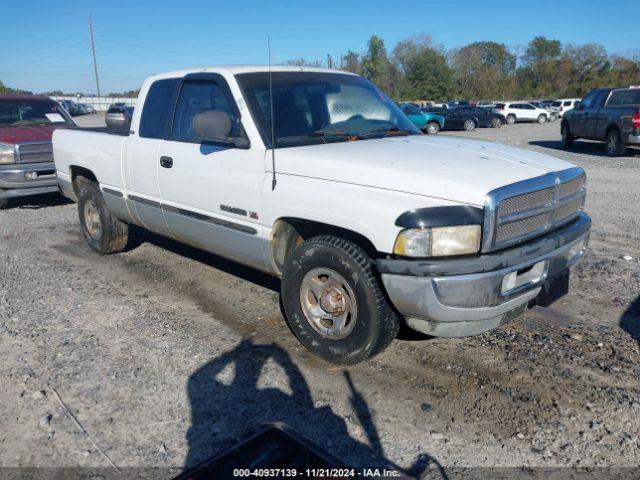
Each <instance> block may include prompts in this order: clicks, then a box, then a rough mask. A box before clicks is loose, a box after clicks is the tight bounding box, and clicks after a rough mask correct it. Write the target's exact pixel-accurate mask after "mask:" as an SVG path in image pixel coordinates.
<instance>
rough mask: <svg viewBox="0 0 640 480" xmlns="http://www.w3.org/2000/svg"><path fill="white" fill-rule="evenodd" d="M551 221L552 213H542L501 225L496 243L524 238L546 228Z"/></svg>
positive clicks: (497, 231)
mask: <svg viewBox="0 0 640 480" xmlns="http://www.w3.org/2000/svg"><path fill="white" fill-rule="evenodd" d="M550 221H551V212H546V213H541V214H540V215H534V216H533V217H525V218H523V219H522V220H515V221H513V222H508V223H501V224H500V225H498V228H497V230H496V243H498V244H499V243H502V242H505V241H508V240H509V239H511V238H517V237H522V236H523V235H527V234H528V233H530V232H536V231H538V230H540V229H543V228H545V225H547V224H548V223H549V222H550Z"/></svg>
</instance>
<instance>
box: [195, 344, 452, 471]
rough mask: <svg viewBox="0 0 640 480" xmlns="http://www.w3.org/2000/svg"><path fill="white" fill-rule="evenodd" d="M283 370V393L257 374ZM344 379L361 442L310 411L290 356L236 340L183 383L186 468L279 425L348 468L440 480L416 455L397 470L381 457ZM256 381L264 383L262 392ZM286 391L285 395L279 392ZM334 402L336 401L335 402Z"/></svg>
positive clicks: (326, 411) (331, 417)
mask: <svg viewBox="0 0 640 480" xmlns="http://www.w3.org/2000/svg"><path fill="white" fill-rule="evenodd" d="M274 367H279V368H280V369H282V371H283V372H284V375H285V376H286V380H287V382H288V387H289V388H288V390H290V393H287V392H285V391H284V390H281V389H280V388H278V387H277V386H274V385H273V384H271V385H269V383H272V382H269V381H268V380H262V379H261V374H262V373H263V369H267V370H269V371H270V372H271V373H273V369H274ZM343 376H344V381H346V383H347V386H348V388H349V390H350V392H351V396H350V398H349V402H350V405H351V408H352V410H353V416H354V418H351V416H347V417H346V418H348V419H350V421H351V422H352V423H357V424H359V426H360V428H361V429H362V432H363V433H364V436H365V437H366V442H361V441H359V440H355V439H354V438H352V437H351V436H350V435H349V432H348V430H347V420H346V418H342V417H340V416H338V415H336V414H335V413H334V412H333V410H332V409H331V408H330V407H329V406H318V407H317V406H315V405H314V402H313V398H312V396H311V392H310V390H309V386H308V384H307V382H306V380H305V378H304V376H303V375H302V372H300V370H299V369H298V367H297V366H296V365H295V364H294V363H293V362H292V360H291V358H290V356H289V354H288V353H287V352H286V351H285V350H283V349H282V348H280V347H279V346H277V345H275V344H269V345H257V344H255V343H253V341H252V340H249V339H245V340H242V341H241V342H240V343H239V344H238V346H237V347H236V348H234V349H233V350H231V351H229V352H226V353H224V354H222V355H220V356H219V357H217V358H214V359H213V360H211V361H209V362H208V363H207V364H205V365H204V366H203V367H201V368H200V369H198V370H197V371H196V372H195V373H194V374H193V375H192V376H191V377H190V378H189V382H188V384H187V394H188V398H189V402H190V406H191V426H190V428H189V430H188V432H187V441H188V447H189V451H188V453H187V458H186V461H185V468H190V467H192V466H194V465H195V464H197V463H199V462H201V461H203V460H205V459H207V458H209V457H211V456H213V455H215V454H218V453H220V452H221V451H222V450H224V449H225V448H229V447H230V446H232V445H234V444H236V443H237V442H238V441H239V440H240V439H241V438H243V437H246V435H248V434H250V433H251V432H252V431H255V430H256V429H257V428H258V427H259V426H260V425H261V424H264V423H268V422H281V423H284V424H285V425H287V426H289V427H290V428H292V429H293V430H295V431H297V432H298V433H300V434H302V435H303V436H305V437H306V438H308V439H310V440H311V441H313V442H315V443H316V444H318V445H319V446H320V447H321V448H324V449H325V450H327V451H329V452H330V453H331V454H333V455H334V456H335V457H337V458H339V459H340V460H342V461H344V462H345V463H347V464H349V465H351V466H352V467H354V468H385V467H386V468H395V469H397V470H401V471H403V472H404V473H405V474H407V475H410V476H412V477H417V478H419V477H420V476H421V475H422V474H424V473H425V472H428V473H429V475H430V478H433V475H434V474H435V475H436V478H446V474H445V472H444V470H443V468H442V467H441V465H440V463H438V461H437V460H435V459H434V458H433V457H431V456H429V455H427V454H425V453H422V454H420V455H419V456H418V457H417V458H416V459H415V461H414V463H413V465H412V466H411V467H409V468H406V469H400V468H399V467H398V466H397V465H394V464H393V463H392V462H390V461H389V460H387V459H386V458H385V454H384V448H383V446H382V442H381V440H380V436H379V434H378V429H377V427H376V424H375V421H374V418H373V416H372V413H371V411H370V409H369V406H368V404H367V402H366V400H365V399H364V398H363V397H362V395H361V394H360V393H359V392H358V390H357V388H356V386H355V385H354V383H353V380H352V379H351V377H350V375H349V372H348V371H346V370H345V371H343ZM259 382H260V383H267V384H266V385H264V386H262V385H259ZM285 390H287V389H286V388H285ZM339 403H341V402H340V399H336V404H339Z"/></svg>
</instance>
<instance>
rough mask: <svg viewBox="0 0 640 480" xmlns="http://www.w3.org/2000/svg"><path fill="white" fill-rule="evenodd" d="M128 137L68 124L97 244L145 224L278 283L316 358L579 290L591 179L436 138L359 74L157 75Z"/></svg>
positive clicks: (65, 150) (497, 316)
mask: <svg viewBox="0 0 640 480" xmlns="http://www.w3.org/2000/svg"><path fill="white" fill-rule="evenodd" d="M137 105H138V108H136V110H135V112H134V115H133V119H132V121H131V126H130V130H127V131H121V132H115V133H114V132H108V131H82V130H58V131H56V132H55V134H54V137H53V152H54V159H55V165H56V171H57V176H58V179H59V180H58V181H59V185H60V188H61V190H62V191H63V192H64V194H65V195H66V196H67V197H69V198H71V199H73V200H75V201H77V203H78V212H79V217H80V225H81V228H82V232H83V234H84V237H85V238H86V240H87V242H88V244H89V246H90V247H91V248H92V249H93V250H95V251H97V252H99V253H102V254H107V253H115V252H119V251H122V250H123V249H124V248H125V246H126V245H127V237H128V227H129V225H138V226H141V227H144V228H146V229H149V230H151V231H153V232H156V233H158V234H160V235H164V236H167V237H170V238H173V239H175V240H177V241H179V242H184V243H187V244H190V245H193V246H196V247H198V248H201V249H204V250H207V251H210V252H213V253H215V254H218V255H221V256H223V257H227V258H230V259H233V260H235V261H237V262H239V263H242V264H245V265H249V266H251V267H254V268H256V269H259V270H262V271H264V272H268V273H270V274H273V275H275V276H278V277H281V279H282V284H281V285H282V287H281V296H282V303H283V306H284V310H285V313H286V317H287V321H288V322H289V324H290V326H291V328H292V330H293V332H294V333H295V335H296V336H297V337H298V339H299V340H300V341H301V342H302V343H303V344H304V345H305V346H306V347H307V348H308V349H309V350H311V351H312V352H314V353H315V354H316V355H319V356H320V357H322V358H324V359H326V360H328V361H331V362H334V363H337V364H354V363H357V362H360V361H363V360H365V359H367V358H370V357H371V356H373V355H375V354H377V353H379V352H381V351H382V350H383V349H384V348H385V347H387V346H388V345H389V344H390V343H391V341H392V340H393V339H394V337H395V336H396V333H397V331H398V328H399V326H400V322H402V321H406V323H407V324H408V325H409V326H410V327H411V328H414V329H416V330H419V331H421V332H424V333H427V334H429V335H434V336H444V337H453V336H464V335H472V334H477V333H481V332H484V331H486V330H489V329H491V328H494V327H497V326H499V325H501V324H503V323H505V322H507V321H509V320H511V319H513V318H515V317H516V316H518V315H519V314H521V313H523V312H524V311H525V309H526V308H527V307H528V306H531V305H533V304H539V305H543V306H544V305H548V304H549V303H551V302H552V301H553V300H555V299H556V298H558V297H559V296H561V295H562V294H564V293H565V292H566V291H567V288H568V277H569V273H568V272H569V267H571V266H572V265H573V264H574V263H576V262H577V261H578V260H579V259H580V258H581V257H582V256H583V255H584V252H585V249H586V246H587V241H588V236H589V230H590V225H591V221H590V219H589V217H588V216H587V214H586V213H584V212H583V206H584V200H585V194H586V185H585V174H584V171H583V170H582V169H581V168H578V167H576V166H574V165H572V164H570V163H568V162H566V161H563V160H559V159H556V158H553V157H550V156H547V155H543V154H540V153H536V152H532V151H527V150H522V149H518V148H513V147H509V146H505V145H499V144H495V143H490V142H485V141H477V140H468V139H462V138H458V137H446V136H437V137H436V136H425V135H421V134H420V132H419V131H418V130H417V129H416V128H415V127H414V126H413V124H412V123H411V122H410V121H409V119H408V118H407V117H406V116H405V115H404V114H403V113H402V112H401V110H400V109H399V108H398V107H397V106H396V105H395V104H394V103H393V102H392V101H391V100H389V99H388V98H387V97H386V96H385V95H384V94H383V93H382V92H381V91H380V90H378V89H377V88H376V87H375V86H374V85H372V84H371V83H370V82H368V81H366V80H364V79H363V78H361V77H359V76H357V75H353V74H349V73H346V72H337V71H335V70H322V69H311V68H299V67H277V68H273V69H272V71H269V70H268V69H267V68H265V67H224V68H205V69H200V70H188V71H186V70H185V71H177V72H171V73H166V74H161V75H155V76H152V77H150V78H148V79H147V80H146V81H145V82H144V84H143V86H142V89H141V91H140V97H139V99H138V102H137Z"/></svg>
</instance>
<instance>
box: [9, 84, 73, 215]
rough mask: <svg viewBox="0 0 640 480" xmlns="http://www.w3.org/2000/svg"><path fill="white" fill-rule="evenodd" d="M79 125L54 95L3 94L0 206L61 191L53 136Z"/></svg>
mask: <svg viewBox="0 0 640 480" xmlns="http://www.w3.org/2000/svg"><path fill="white" fill-rule="evenodd" d="M75 126H76V124H75V122H74V121H73V120H72V119H71V117H70V116H69V114H68V113H67V112H66V111H65V110H64V108H62V107H61V106H60V105H59V104H58V103H57V102H55V101H53V100H51V99H50V98H47V97H41V96H36V95H0V209H2V208H4V207H6V206H7V203H8V201H9V199H10V198H14V197H22V196H26V195H36V194H39V193H48V192H57V191H58V183H57V181H56V172H55V166H54V164H53V150H52V148H51V136H52V134H53V131H54V130H55V129H56V128H61V127H62V128H69V127H75Z"/></svg>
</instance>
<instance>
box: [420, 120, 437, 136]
mask: <svg viewBox="0 0 640 480" xmlns="http://www.w3.org/2000/svg"><path fill="white" fill-rule="evenodd" d="M424 131H425V133H429V134H434V133H438V132H439V131H440V125H438V123H437V122H429V123H427V126H426V127H424Z"/></svg>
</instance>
